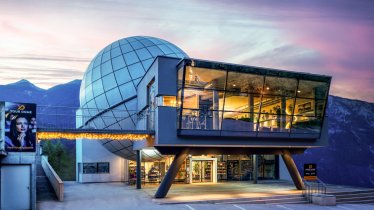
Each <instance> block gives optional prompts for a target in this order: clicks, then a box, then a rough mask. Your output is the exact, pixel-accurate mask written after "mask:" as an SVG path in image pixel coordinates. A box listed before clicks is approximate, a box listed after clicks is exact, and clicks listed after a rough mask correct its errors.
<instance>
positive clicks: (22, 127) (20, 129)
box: [16, 117, 29, 133]
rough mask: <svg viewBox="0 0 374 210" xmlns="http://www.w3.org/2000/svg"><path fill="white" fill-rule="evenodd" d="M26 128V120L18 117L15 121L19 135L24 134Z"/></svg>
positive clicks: (27, 124)
mask: <svg viewBox="0 0 374 210" xmlns="http://www.w3.org/2000/svg"><path fill="white" fill-rule="evenodd" d="M28 126H29V123H28V122H27V120H26V118H24V117H20V118H18V119H17V120H16V128H17V131H18V132H19V133H26V131H27V128H28Z"/></svg>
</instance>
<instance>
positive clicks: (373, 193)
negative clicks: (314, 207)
mask: <svg viewBox="0 0 374 210" xmlns="http://www.w3.org/2000/svg"><path fill="white" fill-rule="evenodd" d="M329 194H333V195H335V196H336V203H338V204H342V203H356V204H358V203H374V190H360V191H350V192H348V191H347V192H336V193H329Z"/></svg>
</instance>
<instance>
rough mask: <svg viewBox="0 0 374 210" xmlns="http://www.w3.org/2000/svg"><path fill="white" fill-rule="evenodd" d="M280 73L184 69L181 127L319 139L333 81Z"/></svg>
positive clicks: (180, 87) (181, 75) (180, 93)
mask: <svg viewBox="0 0 374 210" xmlns="http://www.w3.org/2000/svg"><path fill="white" fill-rule="evenodd" d="M274 71H275V70H272V71H270V72H269V71H267V70H264V71H263V72H261V70H257V71H252V72H243V71H242V72H239V71H232V70H227V69H225V68H223V69H211V68H200V67H192V66H184V67H182V68H180V69H179V72H178V110H179V113H180V116H179V118H178V121H179V122H178V124H179V128H180V129H193V130H220V131H227V132H249V133H253V134H256V135H257V134H261V133H284V134H291V133H299V134H319V133H320V130H321V126H322V119H323V116H324V111H325V105H326V99H327V95H328V89H329V85H330V79H331V78H329V77H324V76H322V77H321V81H318V79H319V78H318V76H315V75H313V76H310V78H312V79H313V80H308V75H306V74H298V73H290V72H283V71H279V73H278V74H274ZM299 75H302V76H299Z"/></svg>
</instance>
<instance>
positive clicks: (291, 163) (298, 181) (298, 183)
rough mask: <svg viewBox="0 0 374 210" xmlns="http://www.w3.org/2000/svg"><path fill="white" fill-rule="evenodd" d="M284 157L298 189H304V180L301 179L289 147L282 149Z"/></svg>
mask: <svg viewBox="0 0 374 210" xmlns="http://www.w3.org/2000/svg"><path fill="white" fill-rule="evenodd" d="M282 158H283V161H284V163H285V164H286V167H287V169H288V172H289V173H290V175H291V178H292V181H293V183H294V184H295V187H296V188H297V189H298V190H302V189H304V183H303V180H302V179H301V176H300V173H299V171H298V170H297V167H296V165H295V162H294V161H293V159H292V155H291V153H290V151H289V150H287V149H284V150H282Z"/></svg>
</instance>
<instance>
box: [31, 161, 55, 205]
mask: <svg viewBox="0 0 374 210" xmlns="http://www.w3.org/2000/svg"><path fill="white" fill-rule="evenodd" d="M36 200H37V201H47V200H57V197H56V193H55V191H54V189H53V187H52V185H51V183H50V182H49V180H48V178H47V176H46V174H45V172H44V170H43V167H42V163H41V156H40V155H37V156H36Z"/></svg>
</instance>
